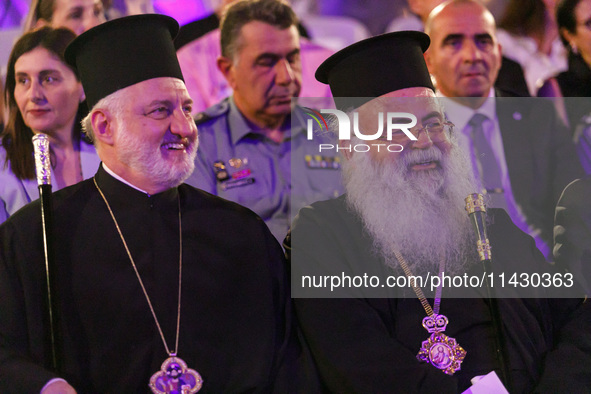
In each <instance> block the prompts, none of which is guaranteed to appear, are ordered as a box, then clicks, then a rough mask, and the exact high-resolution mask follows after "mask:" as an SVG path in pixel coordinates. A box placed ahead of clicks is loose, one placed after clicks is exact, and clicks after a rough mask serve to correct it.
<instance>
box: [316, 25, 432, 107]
mask: <svg viewBox="0 0 591 394" xmlns="http://www.w3.org/2000/svg"><path fill="white" fill-rule="evenodd" d="M429 43H430V39H429V36H428V35H426V34H425V33H421V32H418V31H400V32H394V33H386V34H381V35H379V36H375V37H372V38H368V39H366V40H362V41H359V42H356V43H355V44H352V45H350V46H348V47H346V48H344V49H342V50H340V51H338V52H337V53H335V54H334V55H332V56H331V57H329V58H328V59H326V60H325V61H324V62H323V63H322V64H321V65H320V67H318V69H317V70H316V79H317V80H319V81H320V82H322V83H326V84H328V85H329V86H330V90H331V92H332V95H333V97H334V98H335V104H336V105H337V108H340V109H351V108H357V107H359V106H361V105H362V104H364V103H366V102H368V101H370V100H371V99H373V98H375V97H379V96H382V95H384V94H386V93H389V92H393V91H395V90H399V89H404V88H411V87H426V88H429V89H432V90H435V89H434V88H433V84H432V82H431V78H430V76H429V71H428V70H427V65H426V64H425V59H424V58H423V52H425V51H426V50H427V48H428V47H429Z"/></svg>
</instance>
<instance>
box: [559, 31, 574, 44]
mask: <svg viewBox="0 0 591 394" xmlns="http://www.w3.org/2000/svg"><path fill="white" fill-rule="evenodd" d="M560 35H561V36H562V37H564V39H565V40H566V41H567V42H568V43H569V44H570V42H571V40H572V38H573V35H572V34H571V32H570V31H568V29H567V28H565V27H561V28H560Z"/></svg>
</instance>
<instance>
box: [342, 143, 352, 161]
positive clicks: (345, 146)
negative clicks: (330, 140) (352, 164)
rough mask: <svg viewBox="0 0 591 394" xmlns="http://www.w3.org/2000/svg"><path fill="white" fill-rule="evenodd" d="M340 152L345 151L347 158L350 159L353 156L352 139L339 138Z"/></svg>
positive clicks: (344, 154)
mask: <svg viewBox="0 0 591 394" xmlns="http://www.w3.org/2000/svg"><path fill="white" fill-rule="evenodd" d="M339 152H342V153H343V156H344V157H345V159H346V160H350V159H351V158H352V157H353V147H352V146H351V140H339Z"/></svg>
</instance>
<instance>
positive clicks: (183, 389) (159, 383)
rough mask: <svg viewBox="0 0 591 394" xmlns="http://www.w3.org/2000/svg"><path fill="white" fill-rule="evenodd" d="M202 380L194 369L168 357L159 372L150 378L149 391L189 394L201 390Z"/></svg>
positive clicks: (180, 360) (167, 393)
mask: <svg viewBox="0 0 591 394" xmlns="http://www.w3.org/2000/svg"><path fill="white" fill-rule="evenodd" d="M202 385H203V379H201V375H199V373H198V372H197V371H195V370H194V369H191V368H188V367H187V363H185V362H184V361H183V360H182V359H181V358H179V357H169V358H167V359H166V360H165V361H164V362H163V363H162V367H161V368H160V371H158V372H156V373H155V374H154V375H152V377H151V378H150V384H149V386H150V389H151V390H152V392H153V393H155V394H189V393H191V394H192V393H196V392H198V391H199V390H200V389H201V386H202Z"/></svg>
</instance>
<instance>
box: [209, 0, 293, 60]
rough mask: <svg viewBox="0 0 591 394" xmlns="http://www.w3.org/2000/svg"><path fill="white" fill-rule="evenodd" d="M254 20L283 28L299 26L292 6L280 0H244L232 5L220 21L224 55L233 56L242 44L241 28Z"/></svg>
mask: <svg viewBox="0 0 591 394" xmlns="http://www.w3.org/2000/svg"><path fill="white" fill-rule="evenodd" d="M252 21H260V22H264V23H268V24H269V25H272V26H275V27H277V28H279V29H281V30H283V29H287V28H289V27H291V26H297V24H298V18H297V16H296V14H295V13H294V12H293V10H292V9H291V7H290V6H289V5H287V4H286V3H284V2H282V1H279V0H242V1H238V2H236V3H234V4H232V5H230V6H229V7H228V8H227V9H226V10H225V11H224V14H223V16H222V20H221V22H220V30H221V46H222V55H223V56H225V57H227V58H230V59H231V58H233V57H234V55H235V54H236V52H237V51H238V49H239V45H240V42H239V41H240V30H241V29H242V27H243V26H244V25H246V24H247V23H249V22H252Z"/></svg>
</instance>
